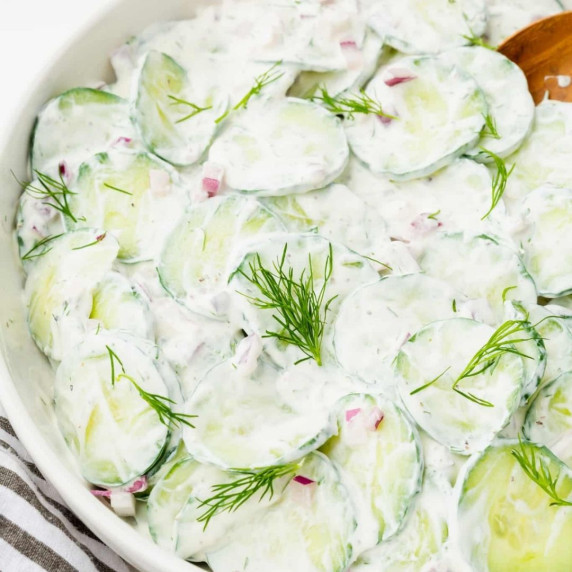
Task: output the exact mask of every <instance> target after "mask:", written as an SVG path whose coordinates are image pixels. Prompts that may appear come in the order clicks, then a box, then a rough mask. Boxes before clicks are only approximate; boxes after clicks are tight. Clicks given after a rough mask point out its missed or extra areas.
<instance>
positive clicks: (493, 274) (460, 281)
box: [419, 233, 537, 323]
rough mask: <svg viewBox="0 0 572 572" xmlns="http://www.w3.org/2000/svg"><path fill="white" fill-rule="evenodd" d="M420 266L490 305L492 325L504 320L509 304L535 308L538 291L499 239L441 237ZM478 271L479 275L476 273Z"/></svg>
mask: <svg viewBox="0 0 572 572" xmlns="http://www.w3.org/2000/svg"><path fill="white" fill-rule="evenodd" d="M419 265H420V266H421V268H422V269H423V271H424V272H426V273H427V274H428V275H430V276H434V277H435V278H440V279H441V280H443V281H445V282H448V283H449V284H451V285H452V286H453V287H454V288H457V289H458V290H459V291H460V292H462V293H463V294H464V295H465V296H467V297H468V298H473V299H483V300H486V301H487V302H488V305H489V307H490V309H491V312H492V315H491V317H490V319H487V321H490V322H491V323H500V322H501V321H502V320H503V317H504V302H505V300H519V301H521V302H523V303H524V304H525V306H526V305H528V304H535V303H536V300H537V296H536V288H535V286H534V282H533V281H532V278H531V277H530V275H529V274H528V272H527V271H526V269H525V267H524V266H523V264H522V262H521V260H520V258H519V257H518V255H517V254H516V253H515V252H514V251H513V250H512V248H510V247H509V246H508V245H507V246H505V245H504V243H503V241H502V240H501V239H499V238H498V237H495V236H491V235H478V236H475V235H471V234H468V233H453V234H438V235H435V236H434V237H433V238H432V240H431V241H430V243H428V245H427V248H426V250H425V252H424V253H423V254H422V255H421V257H420V259H419ZM475 269H478V271H475Z"/></svg>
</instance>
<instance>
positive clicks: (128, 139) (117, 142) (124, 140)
mask: <svg viewBox="0 0 572 572" xmlns="http://www.w3.org/2000/svg"><path fill="white" fill-rule="evenodd" d="M131 141H133V139H131V137H118V138H117V139H116V140H115V141H114V143H113V145H129V143H131Z"/></svg>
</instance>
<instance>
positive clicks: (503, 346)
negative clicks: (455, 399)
mask: <svg viewBox="0 0 572 572" xmlns="http://www.w3.org/2000/svg"><path fill="white" fill-rule="evenodd" d="M530 327H531V324H530V322H528V321H527V320H508V321H506V322H504V323H503V324H502V325H500V326H499V327H498V328H497V329H496V330H495V331H494V333H493V334H492V335H491V337H490V338H489V339H488V341H487V342H486V343H485V344H484V345H483V346H482V347H481V348H479V349H478V350H477V352H476V353H475V355H474V356H473V357H472V358H471V359H470V360H469V363H468V364H467V365H466V367H465V369H464V370H463V371H462V372H461V373H460V374H459V375H458V376H457V378H456V379H455V381H454V382H453V386H452V387H451V389H452V390H453V391H454V392H455V393H458V394H459V395H461V396H463V397H465V398H466V399H468V400H470V401H472V402H473V403H476V404H477V405H482V406H483V407H494V405H493V404H492V403H491V402H490V401H486V400H484V399H481V398H480V397H477V396H476V395H474V394H473V393H470V392H466V391H463V390H462V389H461V388H460V387H459V384H460V383H461V382H462V381H463V380H465V379H470V378H471V377H476V376H477V375H480V374H482V373H484V372H486V371H487V370H489V369H490V368H492V367H495V366H496V364H497V363H498V362H499V360H500V359H501V357H503V356H504V355H506V354H513V355H517V356H520V357H522V358H525V359H532V357H531V356H529V355H526V354H525V353H523V352H521V351H519V350H518V349H516V348H515V347H514V345H516V344H519V343H522V342H528V341H534V338H532V337H522V336H523V335H524V336H527V335H528V334H526V331H527V329H528V328H530ZM449 369H450V368H447V369H446V370H445V371H444V372H443V373H442V374H441V375H439V376H437V377H436V378H435V379H433V380H431V381H429V382H428V383H426V384H424V385H422V386H421V387H418V388H417V389H414V390H413V391H412V392H411V393H410V395H415V394H416V393H419V392H420V391H423V390H424V389H426V388H428V387H429V386H431V385H433V384H434V383H435V382H436V381H438V380H439V379H440V378H441V377H442V376H443V375H445V373H446V372H447V371H448V370H449Z"/></svg>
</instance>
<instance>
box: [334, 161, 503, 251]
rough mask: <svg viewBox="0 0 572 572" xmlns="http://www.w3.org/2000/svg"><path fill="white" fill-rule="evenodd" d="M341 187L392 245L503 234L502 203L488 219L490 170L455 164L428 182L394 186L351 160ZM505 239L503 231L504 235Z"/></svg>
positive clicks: (396, 183)
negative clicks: (376, 219) (437, 235)
mask: <svg viewBox="0 0 572 572" xmlns="http://www.w3.org/2000/svg"><path fill="white" fill-rule="evenodd" d="M344 183H345V184H346V185H347V186H348V187H349V188H350V189H351V190H352V191H354V192H355V193H356V194H357V195H358V196H359V197H360V198H361V199H363V200H364V201H365V202H366V203H367V204H368V205H369V206H370V207H371V208H372V209H374V210H375V212H378V213H379V214H380V215H381V216H382V217H383V219H384V220H385V223H386V224H387V232H388V234H389V235H390V236H391V237H392V238H393V239H401V240H404V241H407V242H416V241H419V240H424V239H425V238H426V237H427V236H428V235H430V234H432V233H434V232H436V231H442V232H458V231H461V230H464V229H467V228H470V229H472V230H473V231H479V230H480V231H482V232H490V231H491V229H492V230H494V232H495V233H496V234H498V233H501V232H503V228H504V227H506V218H505V216H504V214H505V208H504V203H503V202H502V201H501V202H500V203H499V204H498V205H497V206H496V208H495V209H494V211H493V212H492V213H491V215H490V216H489V217H487V218H486V219H485V220H484V221H483V220H482V217H483V216H484V215H485V213H487V211H488V210H489V209H490V206H491V189H492V178H491V174H490V173H489V170H488V169H487V168H486V167H485V166H484V165H481V164H479V163H476V162H475V161H472V160H471V159H465V158H461V159H456V160H455V161H453V162H452V163H451V164H450V165H448V166H447V167H446V168H444V169H442V170H440V171H438V172H437V173H434V174H433V175H432V176H431V177H429V178H426V179H415V180H413V181H404V182H401V183H399V182H395V181H389V180H388V179H386V178H384V177H382V176H380V175H376V174H375V173H372V172H371V171H370V170H369V169H367V168H366V167H365V166H364V165H362V164H361V163H359V162H358V161H356V160H355V159H354V160H352V161H350V167H349V170H348V177H347V179H345V180H344ZM505 233H506V231H505Z"/></svg>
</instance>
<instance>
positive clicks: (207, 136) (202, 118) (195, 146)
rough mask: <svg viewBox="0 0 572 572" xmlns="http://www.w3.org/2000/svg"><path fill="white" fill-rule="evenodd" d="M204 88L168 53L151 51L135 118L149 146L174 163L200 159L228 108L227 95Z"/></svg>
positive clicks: (139, 85) (144, 66)
mask: <svg viewBox="0 0 572 572" xmlns="http://www.w3.org/2000/svg"><path fill="white" fill-rule="evenodd" d="M200 87H201V86H200V85H199V86H196V85H195V82H192V83H191V81H190V78H189V77H188V76H187V72H186V71H185V69H184V68H182V67H181V66H180V65H179V64H178V63H177V62H176V61H175V60H173V59H172V58H171V57H169V56H167V55H166V54H161V53H159V52H150V53H149V54H148V56H147V58H146V59H145V62H144V63H143V67H142V68H141V73H140V76H139V83H138V90H137V98H136V101H135V110H134V111H135V121H136V122H137V124H138V126H139V129H140V131H141V135H142V137H143V141H144V142H145V144H146V145H147V147H148V149H149V150H150V151H151V152H152V153H154V154H155V155H157V156H159V157H161V158H162V159H165V161H168V162H169V163H172V164H173V165H178V166H188V165H192V164H193V163H196V162H197V161H198V160H199V159H200V157H201V156H202V154H203V153H204V151H205V150H206V149H207V147H208V146H209V145H210V143H211V141H212V139H213V137H214V135H215V132H216V130H217V124H216V123H215V120H216V119H217V118H218V117H220V116H221V115H222V114H223V113H224V112H225V111H226V109H227V106H228V100H227V99H226V98H224V97H222V98H221V97H220V96H217V95H216V93H214V92H210V93H209V92H206V91H203V90H202V89H200ZM185 101H186V102H188V103H186V104H185V103H182V102H185ZM190 104H192V105H190ZM193 105H194V106H196V107H193Z"/></svg>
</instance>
